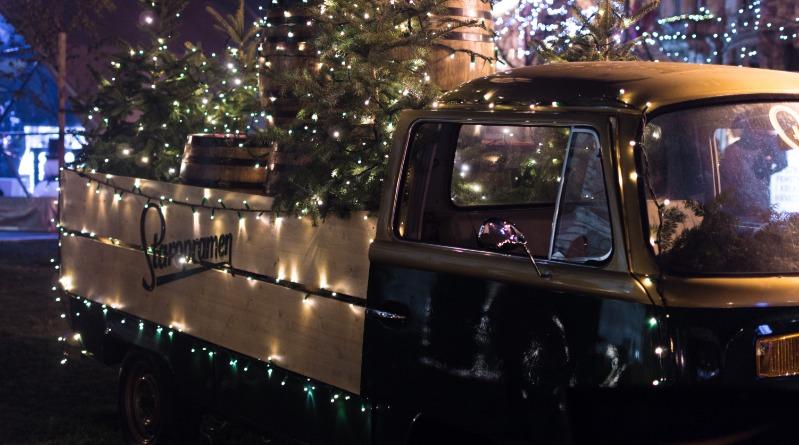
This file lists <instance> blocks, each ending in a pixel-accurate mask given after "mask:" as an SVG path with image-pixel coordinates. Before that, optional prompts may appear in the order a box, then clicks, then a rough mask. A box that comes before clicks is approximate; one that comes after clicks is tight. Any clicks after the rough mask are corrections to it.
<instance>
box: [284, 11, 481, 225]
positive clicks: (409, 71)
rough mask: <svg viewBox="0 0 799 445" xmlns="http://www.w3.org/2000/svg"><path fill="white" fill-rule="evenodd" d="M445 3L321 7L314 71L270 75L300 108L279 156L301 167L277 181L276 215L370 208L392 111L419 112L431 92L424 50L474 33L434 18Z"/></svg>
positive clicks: (385, 151)
mask: <svg viewBox="0 0 799 445" xmlns="http://www.w3.org/2000/svg"><path fill="white" fill-rule="evenodd" d="M445 3H446V1H445V0H417V1H415V2H398V1H394V0H372V1H369V2H363V3H360V2H359V3H353V2H351V1H348V0H327V1H325V2H324V4H323V6H322V7H321V8H320V9H319V10H318V14H317V16H316V17H315V21H316V24H317V26H318V38H317V39H316V40H315V41H314V47H315V48H316V49H317V51H318V52H317V54H318V61H317V62H318V63H317V65H316V67H315V69H313V68H312V69H310V70H308V69H303V70H300V71H297V72H292V73H288V75H285V76H282V77H281V76H278V77H277V82H278V83H280V84H282V85H284V86H285V87H288V88H291V89H292V90H293V91H294V93H295V95H296V96H297V97H298V98H299V99H300V101H301V108H302V109H301V111H300V113H299V119H300V121H298V123H297V125H296V126H295V127H294V128H292V130H291V131H292V138H291V142H290V143H289V144H287V145H286V146H284V147H282V148H281V150H283V151H287V152H289V153H294V154H297V155H298V156H299V157H300V158H302V159H303V161H304V162H303V165H302V166H300V167H299V168H297V169H295V170H294V171H293V172H291V173H289V175H288V177H287V178H281V179H282V180H281V181H280V182H279V183H278V187H277V193H276V198H277V200H276V205H277V206H278V207H279V208H281V209H283V210H286V211H290V212H294V213H300V214H305V213H310V214H312V215H320V214H324V213H326V212H328V211H330V210H335V211H337V212H345V211H348V210H354V209H375V208H377V206H378V201H379V197H380V191H381V186H382V183H383V179H384V177H385V169H386V164H387V158H388V153H389V149H390V144H391V137H392V133H393V130H394V127H395V125H396V123H397V119H398V117H399V113H400V111H401V110H404V109H418V108H423V107H425V106H427V105H428V104H430V103H431V102H432V101H433V100H434V98H435V97H436V96H437V95H438V94H439V92H440V91H439V89H438V88H437V87H436V86H435V83H434V81H432V80H431V77H430V75H429V73H428V72H427V71H426V64H427V62H426V60H427V57H428V56H429V52H430V50H431V48H433V47H434V46H435V45H438V44H439V42H438V40H439V39H440V38H441V36H442V35H444V34H446V33H447V32H451V31H452V30H455V29H458V28H460V27H464V26H478V23H477V21H468V22H466V21H459V20H456V19H446V20H443V19H436V18H435V17H434V16H435V15H436V14H439V15H442V16H443V15H446V8H445ZM435 20H438V22H436V21H435Z"/></svg>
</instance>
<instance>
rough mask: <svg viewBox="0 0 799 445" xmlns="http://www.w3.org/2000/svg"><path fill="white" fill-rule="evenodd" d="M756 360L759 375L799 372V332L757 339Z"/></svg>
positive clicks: (793, 373)
mask: <svg viewBox="0 0 799 445" xmlns="http://www.w3.org/2000/svg"><path fill="white" fill-rule="evenodd" d="M755 360H756V363H757V376H758V377H786V376H792V375H797V374H799V334H790V335H782V336H779V337H764V338H759V339H757V342H756V344H755Z"/></svg>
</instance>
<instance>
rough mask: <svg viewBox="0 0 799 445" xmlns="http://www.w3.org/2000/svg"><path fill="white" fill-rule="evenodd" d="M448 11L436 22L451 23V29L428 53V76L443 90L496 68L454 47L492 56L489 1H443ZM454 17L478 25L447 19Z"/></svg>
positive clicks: (491, 25) (491, 24)
mask: <svg viewBox="0 0 799 445" xmlns="http://www.w3.org/2000/svg"><path fill="white" fill-rule="evenodd" d="M446 9H447V12H446V14H447V15H440V16H437V17H436V18H435V20H434V24H435V26H438V27H441V28H447V27H452V28H453V30H452V31H451V32H449V33H447V34H444V36H443V37H442V38H441V39H440V40H438V42H437V43H439V44H440V45H441V46H443V47H441V46H439V47H436V48H434V49H433V50H432V51H431V53H430V59H429V61H430V73H429V74H430V77H431V78H432V80H433V82H435V84H436V85H438V87H439V88H441V89H442V90H445V91H448V90H451V89H453V88H457V87H458V86H459V85H460V84H462V83H464V82H468V81H470V80H472V79H475V78H478V77H482V76H486V75H488V74H491V73H493V72H494V71H495V67H494V63H493V62H491V61H487V60H485V59H484V58H481V57H476V56H472V55H470V54H469V53H465V52H461V51H454V50H457V49H467V50H470V51H472V52H474V53H477V54H480V55H482V56H484V57H487V58H491V59H493V58H494V53H495V51H494V19H493V18H492V16H491V3H490V2H488V1H483V0H450V1H448V2H447V3H446ZM447 20H450V21H451V20H456V21H459V22H462V23H467V22H473V21H478V22H479V23H483V24H485V29H484V28H482V27H480V26H468V27H467V26H462V27H457V25H455V24H452V23H448V22H447Z"/></svg>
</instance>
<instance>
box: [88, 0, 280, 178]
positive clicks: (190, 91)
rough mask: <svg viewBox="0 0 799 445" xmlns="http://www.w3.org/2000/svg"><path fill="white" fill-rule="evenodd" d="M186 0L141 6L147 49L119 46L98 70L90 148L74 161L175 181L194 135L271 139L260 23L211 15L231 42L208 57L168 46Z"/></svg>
mask: <svg viewBox="0 0 799 445" xmlns="http://www.w3.org/2000/svg"><path fill="white" fill-rule="evenodd" d="M187 2H188V0H160V1H140V3H141V4H142V8H143V10H144V13H143V15H142V17H144V19H142V22H141V24H140V27H141V28H142V29H143V31H144V32H145V33H146V34H147V36H148V45H146V46H143V47H133V46H131V45H126V44H125V45H124V46H125V48H124V49H121V50H120V51H118V52H117V53H116V54H115V55H114V56H113V57H112V60H111V73H110V75H107V76H101V75H100V74H99V73H97V74H96V75H97V77H98V80H99V82H100V89H99V91H98V93H97V95H96V97H95V99H94V100H93V101H92V103H91V105H90V106H89V108H88V109H87V110H86V112H87V118H88V120H89V125H88V127H89V128H90V129H89V131H88V132H87V139H88V144H89V145H88V147H87V149H86V150H83V151H82V152H81V156H80V157H79V159H78V164H79V165H82V166H86V167H88V168H96V169H98V170H101V171H103V172H109V173H113V174H118V175H127V176H138V177H148V178H154V179H160V180H171V181H174V180H176V179H177V173H178V168H179V165H180V156H181V154H182V151H183V145H184V144H185V143H186V139H187V136H188V135H189V134H193V133H225V134H241V133H250V134H256V135H258V136H259V137H263V138H265V139H269V138H270V137H272V135H271V133H270V132H269V130H268V129H267V126H266V125H265V124H266V122H267V120H268V118H267V116H266V113H265V111H264V110H263V109H262V108H261V107H260V105H259V101H260V95H259V90H258V69H259V66H258V64H257V58H256V57H254V55H253V52H254V48H256V46H255V41H256V37H254V36H255V35H256V34H257V33H258V25H257V24H252V25H251V27H250V28H246V27H245V26H244V21H243V17H244V15H243V12H244V11H243V9H241V8H240V9H239V10H238V11H237V14H236V15H235V16H228V17H222V16H221V15H220V14H215V11H213V12H211V11H209V12H211V14H212V15H214V17H215V18H216V20H217V22H218V23H217V26H218V27H219V29H222V30H225V31H226V32H228V34H235V36H234V37H235V38H230V37H229V42H230V43H231V45H229V46H228V48H227V50H226V52H225V53H224V54H215V53H212V54H211V55H210V56H207V55H206V54H205V53H204V52H203V51H202V48H200V47H198V46H196V45H193V44H191V43H189V42H186V43H185V44H183V48H182V50H181V51H177V50H175V49H174V48H171V47H174V46H175V45H176V43H175V40H176V36H177V27H178V24H179V22H180V18H181V12H182V11H183V9H184V8H185V6H186V4H187Z"/></svg>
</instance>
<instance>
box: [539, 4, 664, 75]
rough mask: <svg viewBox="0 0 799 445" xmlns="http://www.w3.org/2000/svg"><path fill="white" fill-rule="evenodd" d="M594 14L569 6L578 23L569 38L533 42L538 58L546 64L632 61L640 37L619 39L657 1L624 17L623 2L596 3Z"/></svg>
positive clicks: (656, 5) (653, 8) (563, 36)
mask: <svg viewBox="0 0 799 445" xmlns="http://www.w3.org/2000/svg"><path fill="white" fill-rule="evenodd" d="M597 6H598V8H597V10H596V12H594V13H593V14H591V15H589V16H585V15H583V12H582V10H581V9H579V8H578V7H577V6H572V14H573V15H574V17H575V18H576V19H577V20H578V21H579V22H580V28H579V30H578V31H577V32H576V33H575V34H574V35H573V36H571V35H567V34H561V35H559V36H557V37H555V38H552V39H544V40H539V41H536V46H537V47H538V52H539V57H541V58H542V59H543V60H545V61H547V62H590V61H610V60H622V61H624V60H636V59H637V57H636V56H635V54H634V53H633V49H634V48H635V46H636V45H637V44H638V43H639V42H640V37H639V38H635V39H630V40H623V37H624V34H625V32H626V31H627V29H629V28H630V27H634V26H635V24H636V23H638V22H639V21H640V20H641V19H642V18H644V17H645V16H646V15H647V14H649V13H651V12H652V11H654V10H655V9H657V7H658V6H660V0H652V1H651V2H649V3H647V4H645V5H643V6H641V7H640V8H639V10H638V12H637V13H635V14H633V15H631V16H628V15H627V14H626V10H627V3H626V2H625V1H622V0H599V3H598V5H597Z"/></svg>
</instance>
